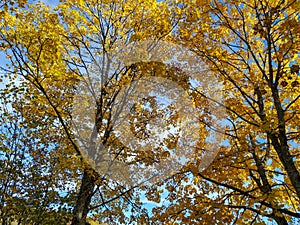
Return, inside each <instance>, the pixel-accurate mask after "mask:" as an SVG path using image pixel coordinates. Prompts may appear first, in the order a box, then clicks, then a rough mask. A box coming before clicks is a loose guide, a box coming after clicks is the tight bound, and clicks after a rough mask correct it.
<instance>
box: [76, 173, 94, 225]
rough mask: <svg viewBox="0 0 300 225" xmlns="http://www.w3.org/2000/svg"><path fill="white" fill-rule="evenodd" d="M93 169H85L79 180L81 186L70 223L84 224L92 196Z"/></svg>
mask: <svg viewBox="0 0 300 225" xmlns="http://www.w3.org/2000/svg"><path fill="white" fill-rule="evenodd" d="M96 177H97V176H96V175H95V171H94V170H92V169H85V170H84V173H83V177H82V180H81V186H80V190H79V193H78V197H77V202H76V205H75V208H74V211H73V219H72V223H71V225H86V224H87V222H86V218H87V214H88V212H89V206H90V203H91V199H92V196H93V191H94V188H95V184H96V180H97V178H96Z"/></svg>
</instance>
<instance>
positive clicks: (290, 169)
mask: <svg viewBox="0 0 300 225" xmlns="http://www.w3.org/2000/svg"><path fill="white" fill-rule="evenodd" d="M272 95H273V99H274V105H275V109H276V112H277V119H278V130H279V134H278V136H277V135H275V134H269V137H270V139H271V141H272V145H273V146H274V149H275V151H276V152H277V154H278V157H279V159H280V161H281V163H282V164H283V166H284V169H285V170H286V172H287V175H288V177H289V179H290V181H291V183H292V185H293V187H294V188H295V191H296V193H297V196H298V198H299V199H300V174H299V171H298V170H297V168H296V166H295V164H294V161H293V157H292V155H291V154H290V152H289V146H288V140H287V134H286V125H285V119H284V110H283V108H282V106H281V102H280V99H279V95H278V90H277V88H276V87H275V86H272Z"/></svg>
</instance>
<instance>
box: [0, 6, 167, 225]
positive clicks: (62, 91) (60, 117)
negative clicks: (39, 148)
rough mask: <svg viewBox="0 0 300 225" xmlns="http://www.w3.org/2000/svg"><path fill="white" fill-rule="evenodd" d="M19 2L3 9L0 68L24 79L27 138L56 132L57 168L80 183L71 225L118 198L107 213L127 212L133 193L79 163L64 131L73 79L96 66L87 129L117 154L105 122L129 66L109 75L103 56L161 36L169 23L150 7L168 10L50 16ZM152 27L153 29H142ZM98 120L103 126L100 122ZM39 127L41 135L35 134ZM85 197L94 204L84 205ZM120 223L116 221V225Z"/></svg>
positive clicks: (91, 9)
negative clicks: (1, 61)
mask: <svg viewBox="0 0 300 225" xmlns="http://www.w3.org/2000/svg"><path fill="white" fill-rule="evenodd" d="M19 3H20V4H23V3H21V2H19ZM24 4H25V7H24V8H17V7H11V8H7V4H6V3H5V4H4V6H3V8H4V10H3V11H2V14H3V15H4V17H3V19H2V24H1V26H2V30H1V41H2V49H3V50H4V51H5V54H6V55H7V58H8V59H9V60H10V63H8V65H7V66H6V67H3V70H4V71H6V73H7V74H10V75H17V76H20V77H22V78H24V80H25V82H24V85H25V86H26V92H25V93H24V95H25V99H26V100H28V102H27V101H25V103H26V104H25V110H24V111H22V113H23V114H24V117H25V122H24V124H27V123H32V121H34V124H35V126H36V127H37V128H38V130H39V131H40V132H39V133H38V134H36V136H34V138H36V139H39V136H40V135H42V136H47V134H48V133H49V137H48V136H47V137H48V138H51V139H53V138H55V137H56V135H54V136H52V135H51V134H52V133H53V134H57V135H58V136H59V137H60V138H57V139H56V140H57V141H60V142H59V146H60V148H61V149H60V150H61V151H62V152H63V153H64V154H62V156H65V157H66V158H67V159H69V161H68V160H67V161H65V164H63V163H61V164H60V166H61V168H63V167H64V166H68V167H71V168H72V169H74V170H73V172H74V171H76V169H75V168H76V166H77V167H78V168H79V169H80V170H81V171H80V173H81V177H82V182H81V186H80V188H79V193H78V198H77V202H76V204H75V205H74V212H73V214H74V216H73V219H72V224H85V223H86V218H87V214H88V213H89V211H90V210H91V209H93V210H96V209H97V208H99V207H101V206H102V207H103V206H106V205H108V204H109V203H111V202H112V201H113V200H116V199H118V198H119V197H120V196H122V197H123V199H125V200H126V201H124V200H121V202H122V204H124V206H122V207H120V208H117V207H115V211H116V212H117V213H122V211H119V210H122V209H123V208H124V207H125V208H126V207H129V206H128V204H130V201H128V199H129V198H130V195H129V193H130V191H132V190H133V187H130V188H129V189H128V188H127V187H125V186H121V185H118V184H117V183H116V182H113V181H110V180H108V179H106V178H105V177H104V176H103V175H102V174H100V173H98V172H97V171H95V168H93V167H91V165H89V164H88V162H87V161H83V160H82V158H83V154H82V152H81V151H80V149H79V145H78V143H76V141H75V139H74V134H73V133H72V130H71V129H70V127H71V115H70V114H71V109H72V100H73V97H74V94H76V89H75V88H74V86H75V85H76V84H77V83H78V82H79V81H80V80H81V81H82V80H84V79H86V80H88V79H89V78H90V77H91V74H92V72H93V67H96V68H97V67H98V68H100V70H98V72H99V73H100V78H101V79H103V80H104V82H103V83H102V86H101V87H100V88H101V93H100V95H99V96H97V98H98V99H95V100H96V102H97V104H98V105H97V111H96V115H97V118H96V121H95V124H94V125H93V126H94V128H95V129H96V135H97V133H101V132H102V131H104V137H103V142H105V144H106V146H107V148H111V149H112V151H115V152H117V151H119V149H124V146H122V144H121V143H119V142H118V140H117V139H116V138H114V137H113V135H111V127H112V126H111V124H110V123H109V122H110V121H109V116H110V114H111V106H112V103H113V99H114V98H115V96H116V95H117V93H118V91H119V90H120V89H121V88H122V85H123V84H126V82H127V80H130V79H131V78H134V72H132V68H131V67H130V65H124V66H123V67H121V68H117V69H116V70H115V71H114V72H113V74H112V75H111V74H109V72H111V71H110V70H109V68H110V67H111V66H112V65H113V60H112V59H110V58H109V57H110V55H109V54H110V53H111V52H112V51H113V50H115V49H117V47H119V46H120V45H126V44H127V43H129V42H133V41H135V40H139V39H141V38H142V37H151V36H153V37H156V38H157V39H158V38H161V37H163V36H164V35H166V34H167V33H168V32H169V31H170V29H171V28H172V24H171V21H170V20H171V19H170V18H167V19H166V20H164V19H162V18H163V17H162V16H164V14H163V11H162V10H157V9H158V7H162V8H161V9H165V10H166V12H165V13H168V10H167V9H166V7H165V4H163V3H156V2H155V1H152V2H149V1H141V2H140V6H139V7H136V2H133V1H124V2H121V3H119V2H117V1H116V2H113V1H107V2H98V1H87V2H83V1H77V2H75V3H74V2H73V1H65V2H64V3H62V4H60V5H59V6H58V7H57V8H56V9H54V10H53V9H50V8H49V7H46V6H45V5H43V4H42V3H38V4H26V3H24ZM12 5H13V4H12ZM13 6H15V5H13ZM33 15H34V16H33ZM153 22H155V23H157V27H155V28H153V27H151V26H148V25H149V23H153ZM147 31H148V32H147ZM143 32H145V33H143ZM99 63H102V65H101V66H99ZM12 79H14V77H12ZM10 82H13V81H10ZM105 91H107V92H105ZM18 104H19V105H18ZM18 104H16V106H18V107H16V109H18V110H20V108H23V103H19V102H18ZM32 112H35V113H34V114H33V113H32ZM107 116H108V117H107ZM104 120H106V121H107V120H108V121H109V122H108V123H106V124H104V123H103V121H104ZM45 123H46V125H47V126H46V127H47V129H45V130H43V129H39V128H40V127H41V126H42V125H44V124H45ZM56 129H57V130H56ZM44 132H46V133H44ZM93 135H95V133H92V134H91V139H93V138H94V136H93ZM44 147H45V148H47V146H44ZM88 149H92V150H94V149H95V146H93V144H92V143H91V144H90V145H89V146H88ZM53 154H55V153H53ZM72 160H73V162H72ZM66 162H67V163H66ZM71 168H70V169H71ZM76 172H78V171H76ZM93 197H94V199H95V201H92V198H93ZM91 204H93V206H91ZM111 204H115V203H111ZM107 209H108V208H107ZM111 214H112V213H111ZM123 217H124V216H121V218H118V219H119V220H120V221H121V222H122V221H124V219H123Z"/></svg>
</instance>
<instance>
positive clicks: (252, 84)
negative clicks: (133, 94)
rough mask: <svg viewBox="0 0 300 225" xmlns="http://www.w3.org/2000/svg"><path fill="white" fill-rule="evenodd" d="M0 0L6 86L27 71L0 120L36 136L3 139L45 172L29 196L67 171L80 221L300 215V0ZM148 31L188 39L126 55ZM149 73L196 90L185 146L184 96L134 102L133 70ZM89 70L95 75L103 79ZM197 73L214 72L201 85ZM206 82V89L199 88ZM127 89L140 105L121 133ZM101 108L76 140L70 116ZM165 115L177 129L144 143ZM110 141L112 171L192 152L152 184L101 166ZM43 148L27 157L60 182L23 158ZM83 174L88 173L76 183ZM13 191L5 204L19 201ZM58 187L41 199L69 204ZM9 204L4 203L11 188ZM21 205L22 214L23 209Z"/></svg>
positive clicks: (284, 219)
mask: <svg viewBox="0 0 300 225" xmlns="http://www.w3.org/2000/svg"><path fill="white" fill-rule="evenodd" d="M18 6H19V7H18ZM1 7H2V8H1V12H0V13H1V15H2V19H1V21H0V25H1V26H0V27H1V30H0V35H1V39H0V42H1V50H3V52H4V54H5V55H6V56H7V60H8V63H7V64H8V65H7V66H2V70H3V71H4V72H5V75H8V76H9V80H8V83H9V84H10V85H11V87H12V85H13V83H14V82H16V81H18V82H20V80H18V79H17V78H16V77H22V78H23V80H21V85H20V84H18V85H19V86H21V87H23V90H22V89H20V92H19V93H18V96H21V97H18V98H16V99H14V97H7V95H5V96H4V97H2V99H4V100H5V99H6V100H8V99H10V100H12V102H11V103H9V104H11V106H12V108H13V111H10V112H8V113H7V114H5V115H3V116H2V118H3V120H7V118H8V121H11V127H18V126H16V125H17V124H19V120H21V121H22V122H21V124H22V126H21V127H18V129H17V131H18V135H19V136H18V137H19V138H18V139H16V140H20V141H21V140H23V139H24V140H28V142H24V141H23V142H24V143H23V142H22V143H21V144H20V145H19V147H20V151H16V149H14V152H10V150H7V149H9V148H8V147H7V146H9V145H10V143H9V142H6V141H5V142H3V143H4V144H3V147H2V150H3V152H5V154H6V153H7V154H8V153H9V154H12V155H13V154H16V155H18V157H19V158H18V157H17V158H14V160H17V161H18V162H19V163H20V165H19V164H18V166H19V167H18V170H19V171H20V170H21V168H22V169H23V168H25V169H26V171H27V170H28V171H29V172H30V173H32V175H33V176H38V179H37V180H34V182H33V184H32V186H30V185H29V186H30V187H28V188H27V189H26V188H25V189H26V190H27V191H28V192H30V196H33V195H34V191H35V190H36V188H40V189H41V194H45V193H46V192H47V191H49V188H50V187H51V185H54V186H58V187H59V182H60V181H61V180H63V179H64V178H65V179H68V180H71V183H73V184H74V185H76V187H77V191H78V193H77V198H76V202H74V198H73V197H74V196H73V193H72V192H71V193H70V199H65V201H66V203H67V204H69V205H71V206H73V216H72V224H73V225H75V224H79V225H82V224H85V223H86V221H87V217H88V215H91V214H89V213H91V212H92V217H93V219H97V220H99V221H101V222H108V223H113V222H112V221H114V222H115V223H123V224H126V223H134V222H135V223H137V222H139V223H146V224H148V223H149V224H151V223H158V224H171V223H175V224H177V223H182V224H199V223H201V224H212V223H213V224H233V223H234V224H248V223H252V224H265V223H266V221H267V220H271V221H275V222H276V223H277V224H289V223H293V222H295V223H297V221H298V220H299V218H300V213H299V197H300V175H299V170H298V167H299V165H298V164H299V162H298V161H299V157H298V146H299V145H298V144H299V143H298V142H299V140H298V139H299V138H298V125H297V124H298V117H299V116H298V115H299V114H298V106H299V103H298V99H299V80H298V79H299V78H298V76H299V64H300V62H299V46H300V43H299V41H300V36H299V33H300V32H299V31H300V25H299V7H300V5H299V2H298V1H296V0H278V1H277V0H251V1H231V0H225V1H216V0H213V1H209V0H207V1H188V0H187V1H180V3H178V1H169V2H168V4H167V3H166V2H156V1H154V0H153V1H138V2H136V1H130V0H128V1H127V0H126V1H122V2H119V1H97V0H89V1H79V0H78V1H71V0H70V1H69V0H66V1H63V2H62V3H60V4H59V5H58V6H57V7H56V8H55V9H51V8H50V7H46V6H45V5H44V4H42V3H37V4H28V3H26V2H25V1H21V0H19V1H5V2H4V3H3V4H2V5H1ZM153 24H155V25H153ZM149 39H151V40H152V42H151V43H150V45H148V47H153V46H156V45H157V44H158V43H159V41H162V40H165V41H169V43H175V44H176V45H177V46H183V47H185V48H187V49H188V50H189V51H185V52H184V53H182V54H179V55H178V54H177V55H176V54H175V53H176V51H177V50H176V48H173V49H171V48H165V49H163V48H159V50H160V51H162V52H163V51H164V50H165V51H169V54H170V55H174V58H176V60H175V62H173V65H172V66H169V65H165V64H164V63H162V62H157V61H156V62H148V61H147V62H143V61H142V60H140V59H143V56H141V55H143V54H145V53H148V52H147V51H148V48H146V49H142V48H139V49H138V51H136V54H135V56H136V59H127V58H128V54H127V52H126V49H130V48H132V46H135V45H137V44H138V43H141V42H142V41H144V40H149ZM170 45H171V44H170ZM191 53H193V54H194V57H193V60H191V57H190V55H191ZM196 56H198V57H196ZM126 57H127V58H126ZM168 59H169V58H168ZM122 60H123V61H122ZM200 60H202V61H203V62H205V63H206V64H207V65H208V68H209V69H208V72H207V73H206V74H205V75H204V73H203V71H200V67H199V66H198V65H201V62H200V63H199V62H198V61H200ZM186 61H188V62H189V63H191V64H188V67H190V68H186V66H184V65H185V64H184V63H185V62H186ZM124 62H125V63H124ZM193 63H195V64H193ZM197 63H198V64H197ZM166 64H167V63H166ZM179 68H184V69H179ZM97 75H98V76H97ZM150 77H155V78H161V79H162V78H163V79H165V80H168V81H172V82H173V84H176V85H178V86H180V87H181V88H182V89H183V90H184V92H185V93H186V94H187V96H188V98H189V99H192V101H193V105H194V108H193V109H192V110H190V111H188V110H186V111H183V112H185V114H187V115H189V114H192V115H193V116H194V117H195V118H196V119H197V120H193V121H192V122H193V124H196V125H194V126H190V127H189V130H186V131H185V133H184V135H183V136H185V137H186V140H190V143H189V146H188V148H183V147H182V140H180V139H179V138H178V137H176V135H174V134H176V132H177V131H176V129H175V128H174V127H176V124H177V123H178V121H179V122H180V119H178V117H179V116H178V113H177V112H178V111H176V107H175V108H174V106H172V105H169V106H168V107H166V108H165V109H164V110H165V111H163V110H162V108H161V105H160V103H161V102H159V100H157V97H158V95H154V94H153V95H151V96H148V97H147V98H143V99H140V100H138V101H136V99H134V98H130V96H129V97H128V95H126V94H128V93H129V92H127V91H130V90H131V89H130V88H133V87H134V86H135V85H139V83H138V82H139V81H144V82H146V80H147V79H148V78H150ZM203 77H205V79H204V78H203ZM5 79H7V78H5ZM92 79H96V81H95V83H94V81H92V82H91V80H92ZM148 80H149V79H148ZM197 80H200V81H204V80H207V82H205V83H204V84H202V86H201V84H200V85H198V82H197ZM215 80H216V81H217V82H215V83H214V81H215ZM152 81H153V80H152ZM97 82H98V83H97ZM95 84H99V86H98V87H96V86H95ZM166 84H169V83H167V82H166ZM81 85H83V86H84V85H85V87H86V88H87V92H86V93H84V94H85V95H83V99H84V98H85V97H87V98H88V99H92V105H93V107H95V108H92V107H90V108H88V109H85V108H80V107H79V109H80V110H81V111H80V110H79V111H77V112H78V114H76V113H75V114H74V111H73V109H74V107H76V105H75V104H76V97H78V91H82V90H83V89H81ZM203 85H207V86H208V87H207V88H206V89H205V88H204V87H203ZM214 86H217V90H218V91H220V90H222V91H221V92H216V93H215V95H209V94H208V93H207V92H205V90H208V89H212V88H214ZM162 87H163V86H162ZM218 87H221V88H218ZM9 88H10V87H7V88H6V89H5V90H6V92H5V93H8V92H9V91H8V90H9ZM78 89H79V90H78ZM142 89H143V88H142ZM144 89H145V87H144ZM162 89H163V88H162ZM133 90H135V89H133ZM166 93H167V92H166ZM182 93H183V92H182ZM122 94H124V96H126V98H125V101H127V102H129V103H130V104H131V103H132V105H131V106H132V107H131V108H130V112H131V113H130V114H128V113H127V114H126V115H125V116H126V117H125V120H124V123H126V124H128V126H127V125H126V126H125V125H124V126H123V127H125V129H124V130H122V129H119V131H120V130H121V131H122V132H123V133H122V134H119V133H120V132H119V133H117V132H115V131H116V126H115V122H116V121H117V122H118V120H117V119H116V118H115V116H116V115H118V113H116V112H118V109H120V106H122V107H123V106H124V104H123V103H124V99H123V100H122ZM176 95H178V94H177V93H176V92H175V88H174V91H173V89H172V88H171V91H170V93H168V97H169V98H170V99H172V98H175V97H176ZM79 96H80V95H79ZM218 96H219V98H217V97H218ZM127 97H128V98H127ZM221 98H222V99H221ZM120 99H121V100H120ZM220 99H221V100H220ZM83 103H88V102H84V101H83ZM133 103H134V104H133ZM6 104H7V103H6ZM212 105H217V106H219V108H221V109H224V110H226V114H224V115H222V116H226V119H227V120H226V122H225V121H222V124H221V125H222V126H223V127H222V126H215V125H216V123H214V121H215V120H218V119H221V117H222V116H220V115H214V113H215V111H214V110H212V108H211V106H212ZM125 108H126V107H125ZM182 108H188V107H186V106H185V107H182ZM84 110H85V111H84ZM93 110H94V117H93V118H92V120H91V121H92V123H91V125H90V124H89V123H82V124H81V125H80V126H79V129H82V130H81V131H83V130H86V128H87V127H89V126H90V127H89V128H90V130H89V132H87V135H86V136H85V139H82V140H79V139H76V135H77V133H76V132H74V130H72V126H73V122H74V120H75V121H76V119H79V120H80V119H81V118H80V117H81V116H85V114H83V113H86V114H88V113H89V111H93ZM126 110H127V109H126ZM33 112H34V113H33ZM72 112H73V114H72ZM10 115H14V117H13V118H10V117H11V116H10ZM120 115H121V117H122V113H121V114H120ZM157 118H160V119H161V120H163V121H166V123H165V127H164V128H165V129H166V130H168V129H169V130H171V131H172V130H173V131H172V132H173V133H172V132H171V133H170V135H166V137H164V138H162V140H161V141H158V142H157V143H155V144H156V147H155V148H148V147H147V145H145V144H144V143H145V142H147V141H148V142H149V141H150V142H151V141H152V139H151V138H150V137H149V134H150V133H151V132H152V133H154V134H155V133H157V134H159V132H158V129H149V127H151V126H150V125H151V124H150V122H149V121H151V120H155V119H157ZM162 118H163V119H162ZM182 118H187V119H188V118H189V117H188V116H186V117H184V116H183V117H182ZM182 118H181V119H182ZM149 124H150V125H149ZM189 124H190V125H191V124H192V123H189ZM196 126H197V128H195V127H196ZM224 127H225V128H224ZM126 129H127V130H126ZM1 131H2V134H3V135H2V136H1V138H2V140H6V139H8V138H10V136H9V135H8V132H7V130H5V129H4V128H2V130H1ZM22 132H25V133H26V134H27V135H28V137H24V135H23V133H22ZM213 132H214V133H216V134H220V135H223V136H222V137H223V139H222V140H221V141H220V140H215V142H217V141H220V143H219V145H213V144H212V143H210V141H209V140H208V139H209V135H210V134H211V133H213ZM127 134H130V135H131V136H130V135H127ZM177 134H178V133H177ZM120 135H123V136H122V138H123V139H122V140H121V138H120V137H121V136H120ZM124 135H125V136H126V135H127V136H128V137H130V138H132V139H133V140H134V141H132V140H128V141H131V142H130V144H132V143H133V144H132V145H128V142H127V141H124ZM29 137H30V140H32V142H29ZM99 137H100V142H97V141H98V140H99ZM128 137H127V138H128ZM139 140H141V141H139ZM157 140H158V139H157ZM143 142H144V143H143ZM28 143H30V144H28ZM83 144H85V147H84V148H83ZM97 144H99V145H97ZM99 146H100V147H101V148H99ZM150 146H151V145H150ZM212 146H213V147H214V148H216V150H217V151H218V152H219V154H218V155H217V156H216V158H215V160H214V162H213V163H212V164H211V165H210V166H209V167H208V168H206V169H205V170H203V168H205V167H207V165H209V164H210V162H211V161H210V160H207V158H205V154H203V153H204V152H205V151H208V150H209V149H210V148H211V147H212ZM18 149H19V148H18ZM103 149H105V152H106V153H109V156H110V157H111V158H113V160H116V161H118V162H119V163H120V164H121V167H120V168H121V170H120V169H119V170H118V171H117V170H113V171H114V172H117V173H118V172H125V173H127V172H128V171H127V170H129V169H128V168H131V167H129V166H132V167H134V166H137V167H138V166H140V167H141V166H143V167H145V166H146V167H147V166H149V168H150V167H151V166H153V165H155V163H157V162H159V161H167V160H174V161H175V159H174V154H175V153H176V151H180V150H187V149H188V151H190V152H188V153H190V154H189V155H188V156H186V157H183V159H182V161H183V162H184V163H182V164H181V167H180V168H178V171H177V173H174V174H170V176H167V177H165V176H163V177H162V178H161V179H159V180H158V182H157V183H156V185H154V186H151V187H150V188H149V186H147V185H145V184H147V182H145V183H144V184H143V185H141V184H140V183H138V182H136V183H135V184H133V185H132V184H130V185H129V184H128V183H123V182H122V181H120V180H118V179H115V177H116V176H117V175H118V176H119V174H115V175H114V174H109V173H108V172H109V169H111V168H112V166H115V165H117V164H114V165H112V164H111V163H108V164H105V163H104V164H103V163H102V164H101V163H100V164H98V161H97V160H100V161H101V160H102V161H103V158H101V157H102V156H103V155H101V154H100V153H101V151H99V150H103ZM39 151H41V152H45V157H44V158H41V161H38V162H35V163H33V164H32V165H36V167H37V165H40V166H41V165H43V166H45V168H47V171H55V173H54V174H53V179H54V180H53V182H51V183H49V182H46V185H45V186H43V187H44V188H45V189H43V188H41V185H44V184H45V181H44V179H46V178H47V176H44V177H43V176H42V177H39V176H40V175H42V174H43V171H41V170H40V169H39V168H34V170H30V168H32V167H31V164H30V165H29V164H26V160H25V161H24V160H23V158H22V157H21V156H22V154H23V153H22V152H28V154H30V155H31V157H33V158H34V157H36V156H35V155H36V154H37V153H38V152H39ZM213 152H216V151H213ZM212 156H214V155H211V157H212ZM56 160H58V161H59V163H57V162H56ZM206 160H207V161H206ZM104 161H105V160H104ZM2 162H3V165H4V168H6V169H7V171H10V172H11V173H12V174H14V175H15V178H16V179H19V178H18V176H17V175H16V173H15V172H12V168H13V167H16V165H14V164H13V166H12V167H11V165H12V164H11V163H12V162H10V160H9V159H5V160H3V161H1V163H2ZM108 162H111V161H108ZM172 162H173V161H172ZM171 164H172V163H170V166H171ZM123 165H124V166H123ZM176 165H177V164H176ZM97 166H100V168H97ZM122 166H123V167H122ZM141 168H142V167H141ZM163 169H165V168H163ZM49 173H50V172H49ZM20 176H21V177H22V178H20V179H21V181H17V183H18V182H23V183H26V182H27V183H28V182H29V181H26V179H25V178H24V176H25V175H24V174H23V175H22V173H21V175H20ZM62 177H63V178H62ZM137 177H138V175H137ZM76 178H80V179H81V183H80V185H79V186H78V185H77V179H76ZM130 178H131V180H132V181H135V180H134V177H130ZM2 181H3V183H4V184H5V183H6V184H8V183H9V182H10V181H11V180H9V179H7V178H2V180H1V182H2ZM24 181H25V182H24ZM29 183H30V182H29ZM148 183H149V182H148ZM150 183H151V182H150ZM5 187H9V188H10V189H6V188H5ZM14 187H15V185H6V186H5V185H4V186H3V188H4V189H5V190H4V189H3V193H4V195H9V194H10V193H9V192H7V190H9V191H10V192H11V191H12V192H14V191H16V190H14ZM5 191H6V192H5ZM143 195H146V197H147V199H148V200H150V201H153V202H156V203H158V205H157V206H156V207H153V209H152V210H151V211H150V210H149V209H147V208H145V207H144V206H143V205H142V203H141V201H142V200H143V199H142V198H144V197H143ZM19 196H20V194H19V195H18V198H14V202H11V203H10V206H14V205H15V204H16V203H15V201H16V202H17V201H21V200H24V198H23V199H22V198H20V197H19ZM57 196H59V191H58V192H55V193H54V192H53V195H51V196H49V200H47V201H49V202H51V203H57V202H58V205H60V206H62V205H63V202H62V201H57ZM32 202H33V204H34V205H35V206H34V207H35V209H40V208H38V206H40V204H42V205H43V207H42V208H41V210H40V211H39V210H37V211H38V212H41V213H40V214H39V215H45V217H47V218H48V219H49V220H50V218H51V213H53V211H51V210H50V211H49V207H48V208H47V207H46V206H47V204H46V203H45V204H44V203H41V202H40V201H39V199H36V198H34V197H33V201H32ZM3 204H7V206H8V205H9V204H8V202H7V200H6V199H5V200H3ZM47 210H48V211H47ZM129 211H131V212H130V213H129ZM1 213H2V214H3V215H4V216H5V217H6V218H9V217H11V216H12V215H13V213H15V211H14V208H13V207H11V208H9V207H8V208H7V209H6V207H2V208H1ZM18 213H21V212H19V211H18V212H17V213H16V214H17V216H18V215H19V214H18ZM61 213H62V217H64V218H70V215H68V213H66V211H64V210H62V212H61ZM64 213H66V214H65V215H64ZM129 214H130V215H129ZM28 215H30V216H34V213H33V214H31V213H29V214H28ZM39 219H40V218H37V217H32V219H31V220H30V222H32V223H34V222H35V223H38V222H39V221H38V220H39ZM23 222H25V221H23ZM26 222H27V221H26Z"/></svg>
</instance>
